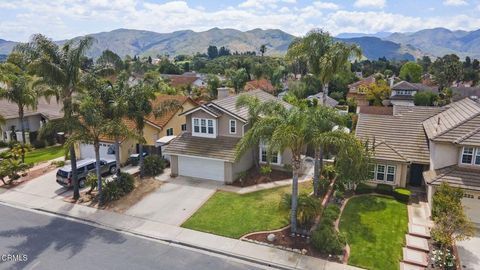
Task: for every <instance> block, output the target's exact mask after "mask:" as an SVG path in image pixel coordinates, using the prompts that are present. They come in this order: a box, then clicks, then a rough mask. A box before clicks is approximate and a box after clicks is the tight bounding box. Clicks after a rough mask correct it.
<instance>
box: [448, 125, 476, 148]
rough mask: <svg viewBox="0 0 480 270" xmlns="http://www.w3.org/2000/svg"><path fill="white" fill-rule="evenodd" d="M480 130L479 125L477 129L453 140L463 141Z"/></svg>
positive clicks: (456, 141)
mask: <svg viewBox="0 0 480 270" xmlns="http://www.w3.org/2000/svg"><path fill="white" fill-rule="evenodd" d="M478 132H480V127H477V128H476V129H474V130H472V131H470V132H468V133H467V134H465V135H463V136H461V137H460V138H458V139H456V140H455V141H453V142H454V143H457V144H458V143H461V142H463V141H465V140H466V139H468V138H470V137H472V136H473V135H475V134H477V133H478Z"/></svg>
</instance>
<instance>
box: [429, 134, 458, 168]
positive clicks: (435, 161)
mask: <svg viewBox="0 0 480 270" xmlns="http://www.w3.org/2000/svg"><path fill="white" fill-rule="evenodd" d="M459 154H460V148H459V147H458V146H456V145H454V144H451V143H438V142H432V141H430V169H431V170H436V169H440V168H444V167H447V166H451V165H456V164H457V163H458V160H459Z"/></svg>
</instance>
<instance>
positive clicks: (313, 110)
mask: <svg viewBox="0 0 480 270" xmlns="http://www.w3.org/2000/svg"><path fill="white" fill-rule="evenodd" d="M308 110H309V112H308V114H307V115H306V117H307V118H308V122H309V123H310V130H309V131H310V136H309V140H310V141H309V142H310V144H311V145H312V146H313V147H314V150H315V165H314V173H313V192H314V194H315V195H317V196H318V194H319V186H320V185H319V183H320V173H321V171H322V169H323V154H324V149H326V148H328V147H329V144H337V143H338V140H335V138H338V137H336V136H331V131H332V130H333V129H334V127H335V126H340V125H342V124H343V123H344V121H343V120H344V117H342V116H341V115H340V114H339V113H338V112H336V111H335V110H334V109H332V108H329V107H326V106H313V107H310V108H309V109H308ZM329 136H331V137H329ZM331 138H333V140H332V139H331Z"/></svg>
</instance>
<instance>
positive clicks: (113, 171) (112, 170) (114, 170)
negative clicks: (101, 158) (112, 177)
mask: <svg viewBox="0 0 480 270" xmlns="http://www.w3.org/2000/svg"><path fill="white" fill-rule="evenodd" d="M109 172H110V174H115V173H116V172H117V167H116V166H112V167H110V170H109Z"/></svg>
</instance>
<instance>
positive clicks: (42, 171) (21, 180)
mask: <svg viewBox="0 0 480 270" xmlns="http://www.w3.org/2000/svg"><path fill="white" fill-rule="evenodd" d="M55 169H57V166H55V165H51V164H50V165H48V166H47V167H43V168H38V169H34V170H31V171H28V172H27V173H26V174H25V175H24V176H22V177H20V178H19V179H17V180H15V181H13V182H11V183H10V184H8V185H5V184H3V182H2V181H0V187H2V188H5V189H11V188H15V187H16V186H19V185H21V184H23V183H26V182H28V181H30V180H33V179H35V178H37V177H39V176H42V175H44V174H46V173H49V172H51V171H53V170H55Z"/></svg>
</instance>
